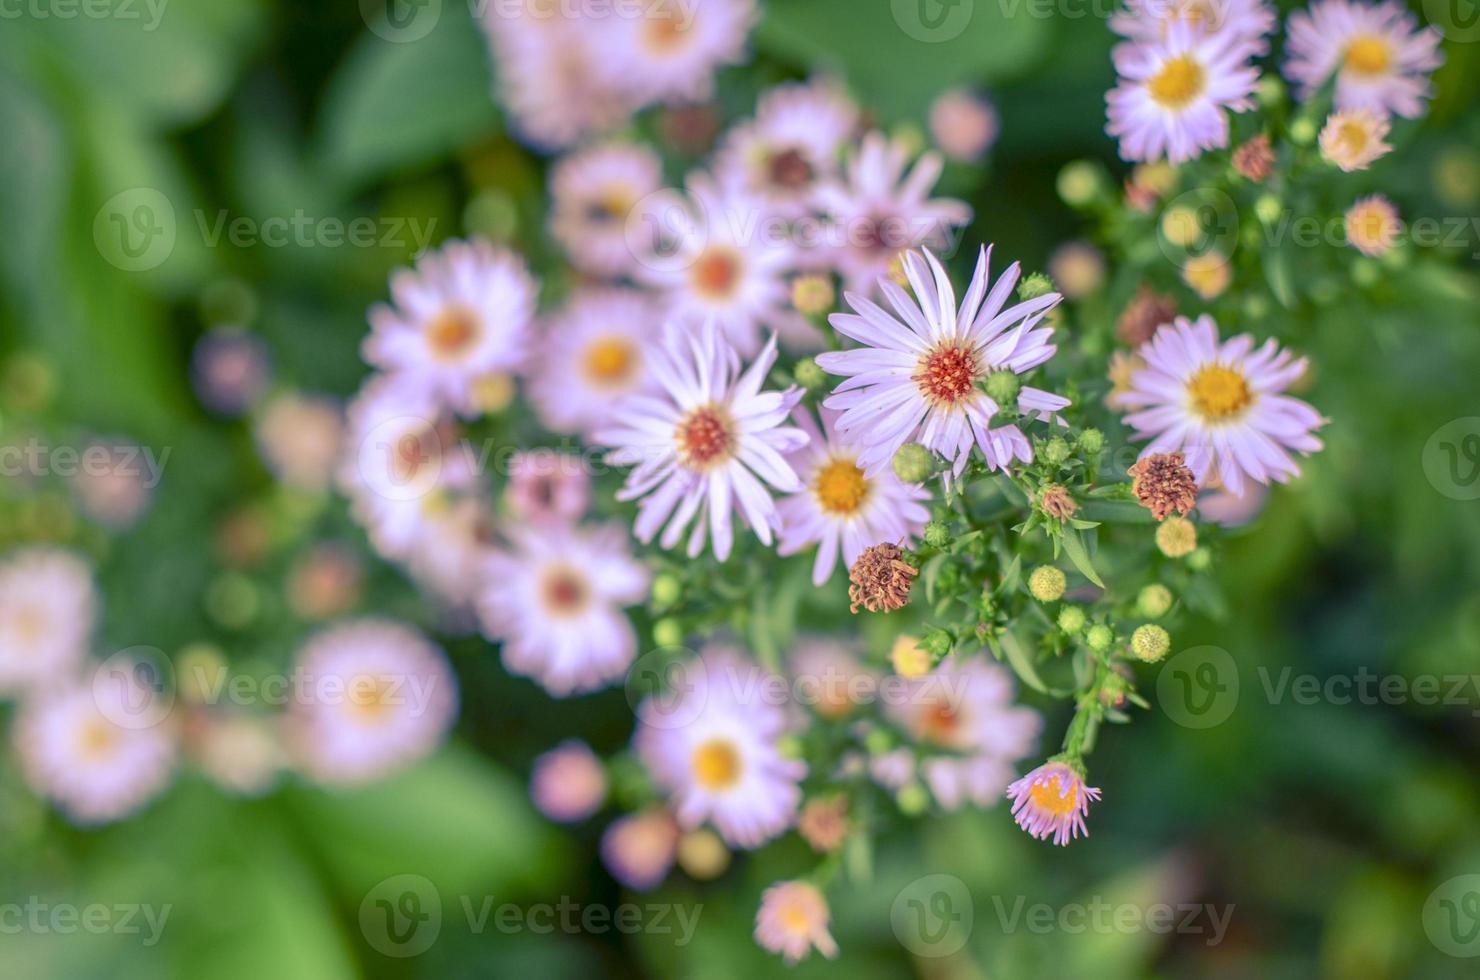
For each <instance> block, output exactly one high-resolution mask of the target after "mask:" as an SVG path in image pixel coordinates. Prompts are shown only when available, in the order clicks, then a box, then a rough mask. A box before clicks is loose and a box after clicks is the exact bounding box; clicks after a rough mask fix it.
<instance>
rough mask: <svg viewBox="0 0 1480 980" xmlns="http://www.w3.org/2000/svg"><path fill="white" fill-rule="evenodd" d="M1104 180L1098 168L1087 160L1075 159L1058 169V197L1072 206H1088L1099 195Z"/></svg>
mask: <svg viewBox="0 0 1480 980" xmlns="http://www.w3.org/2000/svg"><path fill="white" fill-rule="evenodd" d="M1103 185H1104V181H1103V179H1102V175H1101V173H1100V168H1099V167H1097V166H1096V165H1095V164H1093V163H1090V162H1089V161H1088V160H1075V161H1074V162H1073V163H1070V164H1066V165H1065V166H1064V169H1062V170H1060V171H1059V177H1058V190H1059V197H1061V198H1063V200H1064V203H1065V204H1067V205H1069V206H1070V207H1073V208H1082V207H1088V206H1089V205H1090V204H1093V203H1094V201H1095V198H1097V197H1099V196H1100V192H1101V190H1102V189H1103Z"/></svg>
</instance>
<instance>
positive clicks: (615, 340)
mask: <svg viewBox="0 0 1480 980" xmlns="http://www.w3.org/2000/svg"><path fill="white" fill-rule="evenodd" d="M581 366H582V368H583V369H584V370H585V373H586V377H587V378H589V379H590V380H591V382H592V383H593V384H596V385H599V386H601V387H605V388H615V387H620V386H622V385H624V384H625V383H626V382H627V381H629V380H630V379H631V377H632V372H633V371H634V370H635V369H636V367H637V346H636V345H635V344H633V343H632V341H630V340H628V339H627V338H626V337H621V336H616V335H611V336H607V337H601V338H599V339H597V340H595V341H593V342H592V343H591V344H590V345H589V346H588V347H587V348H586V350H585V357H584V358H583V359H582V364H581Z"/></svg>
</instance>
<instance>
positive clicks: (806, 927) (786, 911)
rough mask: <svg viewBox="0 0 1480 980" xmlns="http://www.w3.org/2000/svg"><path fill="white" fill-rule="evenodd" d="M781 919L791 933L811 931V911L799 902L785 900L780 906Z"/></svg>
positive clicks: (804, 933)
mask: <svg viewBox="0 0 1480 980" xmlns="http://www.w3.org/2000/svg"><path fill="white" fill-rule="evenodd" d="M781 921H782V923H783V924H784V925H785V926H786V928H787V929H788V930H790V931H791V932H792V933H794V934H796V935H799V936H802V935H807V934H808V933H810V932H811V931H812V913H811V910H810V909H808V908H807V907H806V906H805V905H803V904H802V903H801V902H787V903H786V904H785V905H783V906H782V907H781Z"/></svg>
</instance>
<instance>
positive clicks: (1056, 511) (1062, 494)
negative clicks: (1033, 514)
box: [1038, 483, 1079, 521]
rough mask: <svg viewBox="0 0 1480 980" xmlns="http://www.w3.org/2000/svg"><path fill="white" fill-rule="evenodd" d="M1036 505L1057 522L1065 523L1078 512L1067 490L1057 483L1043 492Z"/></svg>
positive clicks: (1077, 505)
mask: <svg viewBox="0 0 1480 980" xmlns="http://www.w3.org/2000/svg"><path fill="white" fill-rule="evenodd" d="M1038 504H1039V506H1040V507H1042V508H1043V512H1044V513H1045V514H1047V515H1048V516H1049V517H1052V518H1053V519H1054V520H1058V521H1067V520H1068V519H1069V518H1071V517H1073V516H1074V515H1075V514H1076V513H1078V511H1079V504H1077V503H1076V502H1075V501H1074V498H1073V497H1072V496H1071V495H1070V494H1069V491H1068V489H1067V488H1066V487H1062V486H1060V485H1059V484H1057V483H1055V484H1053V485H1052V486H1050V487H1048V488H1047V489H1045V490H1044V491H1043V494H1042V496H1040V497H1039V498H1038Z"/></svg>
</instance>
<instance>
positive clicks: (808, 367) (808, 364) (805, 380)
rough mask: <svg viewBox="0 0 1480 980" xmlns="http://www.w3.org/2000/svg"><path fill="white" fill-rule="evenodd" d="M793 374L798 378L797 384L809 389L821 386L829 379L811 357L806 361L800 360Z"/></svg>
mask: <svg viewBox="0 0 1480 980" xmlns="http://www.w3.org/2000/svg"><path fill="white" fill-rule="evenodd" d="M793 374H794V376H795V377H796V379H797V384H799V385H801V386H802V387H803V388H806V389H807V390H808V391H811V390H813V389H815V388H821V387H822V385H823V383H824V382H825V381H826V380H827V374H826V373H825V372H824V371H823V370H822V368H820V367H818V366H817V362H816V361H814V360H812V359H811V358H810V357H809V358H807V359H806V360H805V361H801V362H799V363H798V364H797V366H796V370H795V371H794V372H793Z"/></svg>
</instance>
